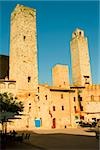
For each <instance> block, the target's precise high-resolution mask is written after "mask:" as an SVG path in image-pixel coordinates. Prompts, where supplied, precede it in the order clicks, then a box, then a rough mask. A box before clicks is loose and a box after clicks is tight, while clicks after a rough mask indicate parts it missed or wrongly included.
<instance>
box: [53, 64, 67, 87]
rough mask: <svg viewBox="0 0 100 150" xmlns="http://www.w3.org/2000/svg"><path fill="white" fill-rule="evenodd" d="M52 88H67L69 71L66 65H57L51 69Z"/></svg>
mask: <svg viewBox="0 0 100 150" xmlns="http://www.w3.org/2000/svg"><path fill="white" fill-rule="evenodd" d="M52 78H53V86H56V87H62V88H68V87H69V71H68V66H67V65H60V64H57V65H55V66H54V67H53V69H52Z"/></svg>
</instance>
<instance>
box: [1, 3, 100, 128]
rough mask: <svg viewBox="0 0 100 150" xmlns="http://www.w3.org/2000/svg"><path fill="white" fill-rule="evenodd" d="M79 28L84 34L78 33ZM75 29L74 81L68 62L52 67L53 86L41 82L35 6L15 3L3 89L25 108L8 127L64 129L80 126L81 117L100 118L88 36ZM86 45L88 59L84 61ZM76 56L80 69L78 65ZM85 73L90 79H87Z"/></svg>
mask: <svg viewBox="0 0 100 150" xmlns="http://www.w3.org/2000/svg"><path fill="white" fill-rule="evenodd" d="M80 32H81V34H82V35H80V37H78V36H79V34H80ZM75 33H76V34H78V35H77V37H76V35H75V37H74V35H73V38H75V39H72V41H71V55H72V69H73V71H74V73H73V85H70V82H69V72H68V66H67V65H61V64H57V65H55V66H54V67H53V68H52V79H53V85H52V86H49V85H48V84H39V83H38V64H37V37H36V10H35V9H31V8H28V7H25V6H23V5H17V6H16V8H15V10H14V11H13V13H12V14H11V33H10V34H11V35H10V62H9V67H10V70H9V72H10V73H9V74H10V76H9V79H7V78H6V79H2V80H0V92H1V93H3V92H9V93H13V94H14V96H17V97H18V100H21V101H22V102H23V103H24V112H23V115H22V116H21V119H20V120H14V121H13V120H12V122H10V123H9V124H8V128H9V130H10V129H14V128H15V129H16V130H26V129H29V130H32V129H34V128H39V129H53V128H61V129H63V128H67V127H77V124H76V122H77V121H79V120H80V119H86V120H88V119H89V120H91V119H92V118H94V117H95V118H100V109H99V108H100V106H99V105H100V85H92V80H91V73H90V63H89V55H88V48H87V40H86V39H85V38H84V32H83V31H82V30H79V29H77V30H76V31H75ZM73 34H74V33H73ZM81 36H82V37H81ZM73 40H74V41H73ZM77 44H79V47H77V46H76V45H77ZM81 44H82V45H81ZM73 47H74V48H73ZM85 48H86V49H85ZM76 49H78V51H79V53H78V56H77V50H76ZM83 49H85V50H84V57H85V59H82V60H83V62H81V61H80V58H81V57H82V55H83V53H82V52H81V50H82V51H83ZM75 57H77V59H78V62H77V63H79V64H77V65H79V67H80V69H81V70H79V68H76V67H75V61H76V58H75ZM87 64H88V65H87ZM85 66H86V71H85ZM75 70H77V71H76V74H75ZM79 76H80V78H79V79H78V77H79ZM83 76H86V80H88V79H89V82H88V81H87V82H85V81H84V77H83ZM87 76H89V78H88V77H87ZM74 81H75V82H74ZM96 107H98V110H97V109H96ZM90 108H91V109H90Z"/></svg>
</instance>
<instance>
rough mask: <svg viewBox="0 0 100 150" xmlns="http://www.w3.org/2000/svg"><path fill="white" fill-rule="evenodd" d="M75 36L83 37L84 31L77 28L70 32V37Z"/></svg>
mask: <svg viewBox="0 0 100 150" xmlns="http://www.w3.org/2000/svg"><path fill="white" fill-rule="evenodd" d="M75 37H84V31H83V30H81V29H79V28H77V29H76V30H75V31H74V32H73V33H72V39H73V38H75Z"/></svg>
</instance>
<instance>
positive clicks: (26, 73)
mask: <svg viewBox="0 0 100 150" xmlns="http://www.w3.org/2000/svg"><path fill="white" fill-rule="evenodd" d="M10 80H15V81H16V86H17V89H20V90H34V89H35V88H36V86H37V84H38V68H37V38H36V10H35V9H31V8H28V7H25V6H23V5H19V4H18V5H17V6H16V8H15V10H14V11H13V12H12V14H11V32H10Z"/></svg>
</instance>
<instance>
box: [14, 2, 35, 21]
mask: <svg viewBox="0 0 100 150" xmlns="http://www.w3.org/2000/svg"><path fill="white" fill-rule="evenodd" d="M20 12H26V13H28V14H30V15H32V16H33V17H34V16H35V15H36V9H33V8H29V7H26V6H23V5H20V4H17V5H16V7H15V9H14V10H13V12H12V13H11V20H13V19H14V17H15V16H16V15H17V14H19V13H20Z"/></svg>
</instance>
